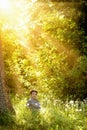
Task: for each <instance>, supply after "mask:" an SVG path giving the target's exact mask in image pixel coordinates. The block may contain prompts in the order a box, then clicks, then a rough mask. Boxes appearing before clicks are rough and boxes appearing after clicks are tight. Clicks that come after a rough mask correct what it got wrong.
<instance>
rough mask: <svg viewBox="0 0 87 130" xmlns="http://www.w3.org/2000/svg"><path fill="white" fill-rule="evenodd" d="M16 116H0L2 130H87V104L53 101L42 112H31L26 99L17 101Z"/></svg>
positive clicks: (0, 129)
mask: <svg viewBox="0 0 87 130" xmlns="http://www.w3.org/2000/svg"><path fill="white" fill-rule="evenodd" d="M14 104H15V105H14V109H15V111H16V115H15V116H11V115H10V116H9V115H6V114H4V116H2V117H1V116H0V122H1V121H2V122H3V123H0V130H87V102H86V100H85V101H84V102H78V101H76V102H73V101H70V102H66V103H64V104H63V103H61V102H60V101H57V102H56V103H55V104H53V103H52V102H51V101H50V102H49V103H47V105H46V106H44V105H42V108H41V110H40V112H31V111H30V110H29V109H28V108H27V107H26V99H23V100H21V101H20V100H19V99H16V100H15V103H14Z"/></svg>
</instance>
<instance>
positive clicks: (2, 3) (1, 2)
mask: <svg viewBox="0 0 87 130" xmlns="http://www.w3.org/2000/svg"><path fill="white" fill-rule="evenodd" d="M0 9H1V10H3V11H9V9H10V1H8V0H0Z"/></svg>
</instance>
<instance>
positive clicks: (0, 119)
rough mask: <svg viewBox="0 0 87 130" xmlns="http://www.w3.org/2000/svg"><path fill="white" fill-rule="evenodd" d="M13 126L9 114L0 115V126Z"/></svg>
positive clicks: (12, 120) (11, 117) (12, 118)
mask: <svg viewBox="0 0 87 130" xmlns="http://www.w3.org/2000/svg"><path fill="white" fill-rule="evenodd" d="M13 124H14V117H13V116H12V114H11V113H9V112H3V113H0V125H2V126H4V125H5V126H8V125H9V126H11V125H13Z"/></svg>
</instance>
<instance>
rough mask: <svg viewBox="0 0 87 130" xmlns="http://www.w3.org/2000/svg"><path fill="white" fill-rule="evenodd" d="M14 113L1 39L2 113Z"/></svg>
mask: <svg viewBox="0 0 87 130" xmlns="http://www.w3.org/2000/svg"><path fill="white" fill-rule="evenodd" d="M4 111H9V112H12V111H14V109H13V107H12V104H11V101H10V98H9V93H8V89H7V86H6V81H5V73H4V62H3V56H2V42H1V37H0V113H2V112H4Z"/></svg>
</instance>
